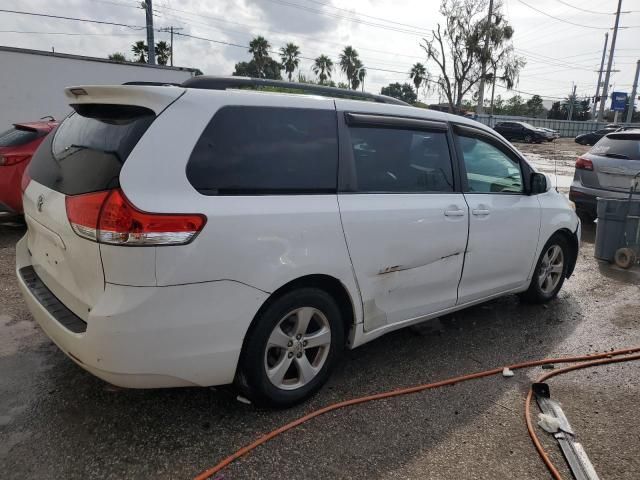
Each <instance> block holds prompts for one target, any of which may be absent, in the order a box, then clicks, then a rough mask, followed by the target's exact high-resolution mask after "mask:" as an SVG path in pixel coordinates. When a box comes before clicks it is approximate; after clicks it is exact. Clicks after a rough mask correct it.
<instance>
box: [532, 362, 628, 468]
mask: <svg viewBox="0 0 640 480" xmlns="http://www.w3.org/2000/svg"><path fill="white" fill-rule="evenodd" d="M613 353H615V352H611V354H613ZM611 354H610V355H611ZM632 360H640V355H631V356H628V357H617V358H604V359H602V360H594V361H590V362H586V363H579V364H577V365H571V366H570V367H565V368H561V369H559V370H554V371H553V372H549V373H547V374H545V375H542V376H541V377H540V378H538V380H536V382H537V383H540V382H544V381H545V380H547V379H549V378H551V377H555V376H556V375H560V374H562V373H567V372H571V371H573V370H579V369H581V368H589V367H597V366H598V365H606V364H608V363H619V362H630V361H632ZM532 397H533V388H530V389H529V393H528V394H527V400H526V401H525V407H524V411H525V413H524V415H525V420H526V422H527V430H528V432H529V436H530V437H531V440H532V441H533V445H534V446H535V447H536V450H537V451H538V454H539V455H540V458H542V461H543V462H544V464H545V465H546V466H547V468H548V469H549V472H550V473H551V476H553V478H554V479H555V480H562V476H561V475H560V472H558V469H557V468H556V467H555V466H554V465H553V463H552V462H551V459H550V458H549V456H548V455H547V452H546V451H545V450H544V448H543V447H542V444H541V443H540V439H539V438H538V435H537V434H536V431H535V428H533V425H532V423H531V399H532Z"/></svg>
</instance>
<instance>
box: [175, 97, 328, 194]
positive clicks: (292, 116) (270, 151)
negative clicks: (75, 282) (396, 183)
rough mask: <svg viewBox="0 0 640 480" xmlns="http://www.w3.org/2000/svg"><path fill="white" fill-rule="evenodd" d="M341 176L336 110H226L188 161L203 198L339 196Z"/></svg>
mask: <svg viewBox="0 0 640 480" xmlns="http://www.w3.org/2000/svg"><path fill="white" fill-rule="evenodd" d="M337 177H338V133H337V120H336V112H335V111H334V110H316V109H305V108H280V107H248V106H230V107H224V108H222V109H220V110H219V111H218V112H217V113H216V114H215V115H214V116H213V118H212V119H211V121H210V122H209V125H207V127H206V128H205V130H204V132H203V133H202V136H201V137H200V139H199V140H198V142H197V143H196V146H195V147H194V149H193V152H192V153H191V157H190V158H189V162H188V163H187V178H188V180H189V182H190V183H191V185H193V186H194V187H195V189H196V190H198V191H199V192H200V193H201V194H203V195H243V194H244V195H251V194H296V193H331V192H334V193H335V192H336V190H337Z"/></svg>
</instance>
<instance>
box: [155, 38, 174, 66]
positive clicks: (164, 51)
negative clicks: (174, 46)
mask: <svg viewBox="0 0 640 480" xmlns="http://www.w3.org/2000/svg"><path fill="white" fill-rule="evenodd" d="M170 56H171V47H170V46H169V44H168V43H167V42H165V41H164V40H163V41H161V42H158V43H156V59H157V60H158V65H166V64H167V62H168V61H169V57H170Z"/></svg>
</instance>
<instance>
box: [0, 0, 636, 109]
mask: <svg viewBox="0 0 640 480" xmlns="http://www.w3.org/2000/svg"><path fill="white" fill-rule="evenodd" d="M439 5H440V0H348V1H347V0H237V1H232V0H209V1H205V0H199V1H198V0H182V1H179V0H153V6H154V10H155V16H154V23H155V25H154V26H155V27H156V28H164V27H169V26H174V27H175V28H181V29H182V30H179V33H181V34H187V35H192V36H196V37H201V39H196V38H189V37H185V36H176V37H175V40H174V64H175V65H177V66H185V67H194V68H199V69H200V70H202V71H203V72H204V73H205V74H209V75H230V74H231V73H232V72H233V69H234V65H235V63H237V62H239V61H248V60H249V59H250V55H249V53H248V52H247V47H246V46H247V45H248V43H249V41H250V40H251V39H252V38H253V37H255V36H257V35H262V36H264V37H265V38H267V40H268V41H269V42H270V44H271V45H272V49H273V50H274V51H276V50H278V49H279V48H280V47H282V46H283V45H285V44H286V43H287V42H293V43H295V44H297V45H298V46H299V47H300V49H301V53H302V56H303V57H306V58H304V59H303V60H302V61H301V64H300V67H299V70H300V72H301V73H302V74H304V75H305V76H307V77H314V75H313V73H312V71H311V65H312V61H311V60H310V59H312V58H315V57H317V56H318V55H320V54H326V55H328V56H329V57H330V58H332V59H333V60H334V63H337V61H338V55H339V52H340V51H341V50H342V48H343V47H344V46H345V45H351V46H353V47H354V48H355V49H356V50H357V51H358V52H359V54H360V58H361V59H362V61H363V62H364V65H365V66H366V67H368V71H367V78H366V80H365V90H366V91H370V92H373V93H379V92H380V88H381V87H382V86H385V85H387V84H389V83H394V82H405V81H407V82H409V81H410V80H409V78H408V71H409V69H410V68H411V65H412V64H414V63H415V62H422V63H424V64H425V65H426V67H427V70H428V71H429V72H430V73H431V74H432V75H433V76H434V77H435V78H437V76H438V68H437V66H436V65H435V63H433V62H430V61H427V60H426V55H425V52H424V50H423V49H422V48H421V46H420V44H421V43H423V42H424V40H423V39H424V38H425V37H426V38H429V37H430V34H431V31H432V29H434V28H435V27H436V26H437V24H438V23H441V24H442V23H443V18H442V16H441V15H440V14H439ZM616 6H617V0H503V13H504V14H505V15H506V19H507V21H508V22H509V23H510V24H511V25H512V26H513V28H514V30H515V34H514V37H513V45H514V47H515V51H516V54H517V55H519V56H521V57H524V59H525V60H526V62H527V63H526V66H525V67H524V68H523V70H522V72H521V74H520V79H519V83H518V85H517V86H516V87H515V88H516V90H518V91H519V92H517V91H510V92H508V91H506V89H504V88H502V87H496V95H498V94H500V95H501V96H502V97H503V98H508V97H511V96H513V95H514V94H518V93H519V94H521V95H522V96H523V97H524V98H525V99H526V98H528V97H530V96H531V94H538V95H541V96H542V97H543V99H544V100H545V104H546V105H547V106H549V105H550V103H551V102H552V101H554V100H559V99H561V98H564V97H566V96H567V95H568V94H569V93H570V92H571V89H572V88H573V85H574V84H575V85H576V92H577V94H578V96H593V95H594V94H595V89H596V83H597V79H598V73H597V70H598V69H599V66H600V59H601V56H602V48H603V44H604V34H605V32H609V46H610V45H611V36H612V28H613V25H614V20H615V15H614V14H613V13H614V12H615V10H616ZM0 9H5V10H19V11H23V12H33V13H44V14H50V15H58V16H68V17H76V18H83V19H91V20H100V21H104V22H114V23H122V24H126V25H129V26H131V27H122V26H114V25H103V24H93V23H87V22H77V21H70V20H62V19H52V18H43V17H36V16H27V15H18V14H13V13H5V12H0V45H4V46H13V47H22V48H31V49H36V50H48V51H50V50H51V49H52V48H55V51H56V52H60V53H72V54H78V55H88V56H96V57H106V56H107V55H108V54H110V53H113V52H123V53H125V54H126V55H127V57H128V58H132V57H133V55H132V54H131V44H132V43H134V42H135V41H137V40H146V33H145V31H144V30H143V29H141V28H139V27H143V26H144V25H145V13H144V10H142V9H141V8H139V2H138V1H136V0H46V1H45V0H0ZM622 11H628V12H630V13H625V14H623V15H621V20H620V25H621V26H623V27H630V28H624V29H620V30H619V31H618V38H617V41H616V51H615V55H614V64H613V65H614V69H615V70H619V71H617V72H615V73H612V75H611V80H610V82H609V83H610V85H612V90H610V91H613V90H615V91H626V92H630V91H631V86H632V83H633V77H634V74H635V69H636V61H637V60H638V59H640V0H623V1H622ZM551 17H556V18H551ZM159 40H165V41H167V42H168V41H169V34H168V33H164V32H156V42H157V41H159ZM218 42H222V43H218ZM225 43H226V44H225ZM227 44H233V45H227ZM605 68H606V64H605ZM333 79H334V80H335V81H346V78H345V76H344V74H342V73H340V72H337V71H336V72H334V74H333ZM487 95H489V92H488V93H487ZM420 99H421V100H423V101H426V102H427V103H437V102H438V101H439V95H438V92H437V91H432V92H422V93H421V95H420Z"/></svg>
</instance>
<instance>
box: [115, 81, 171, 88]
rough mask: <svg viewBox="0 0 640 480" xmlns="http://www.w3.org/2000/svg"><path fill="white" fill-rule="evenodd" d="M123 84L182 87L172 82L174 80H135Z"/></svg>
mask: <svg viewBox="0 0 640 480" xmlns="http://www.w3.org/2000/svg"><path fill="white" fill-rule="evenodd" d="M122 85H139V86H147V87H166V86H172V87H180V86H181V84H179V83H172V82H143V81H139V80H136V81H133V82H124V83H123V84H122Z"/></svg>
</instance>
